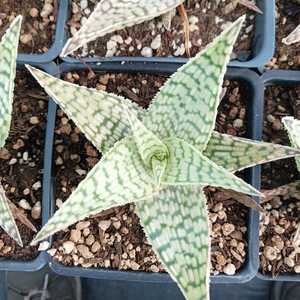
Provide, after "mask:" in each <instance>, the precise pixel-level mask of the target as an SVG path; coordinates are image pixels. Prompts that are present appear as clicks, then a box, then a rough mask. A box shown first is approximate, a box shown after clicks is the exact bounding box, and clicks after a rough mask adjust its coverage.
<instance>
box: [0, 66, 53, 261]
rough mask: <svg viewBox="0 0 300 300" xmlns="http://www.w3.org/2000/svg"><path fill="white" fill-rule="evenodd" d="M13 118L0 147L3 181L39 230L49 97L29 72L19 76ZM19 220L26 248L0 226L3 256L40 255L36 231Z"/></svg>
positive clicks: (0, 247)
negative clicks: (36, 241)
mask: <svg viewBox="0 0 300 300" xmlns="http://www.w3.org/2000/svg"><path fill="white" fill-rule="evenodd" d="M15 82H16V86H15V96H14V105H13V118H12V125H11V130H10V134H9V137H8V139H7V141H6V144H5V146H4V147H3V148H2V149H1V150H0V182H1V184H2V185H3V187H4V189H5V191H6V195H7V197H8V198H9V199H10V200H11V201H12V202H13V203H14V204H15V205H16V206H17V207H18V208H19V210H20V211H22V212H23V213H24V214H25V215H26V216H27V218H28V219H29V220H30V221H31V222H32V224H33V225H34V226H35V227H36V229H37V230H38V229H39V228H40V227H41V211H40V210H39V209H38V208H39V207H41V201H42V168H43V152H44V130H45V127H46V115H47V102H48V101H47V97H46V95H45V93H44V92H42V91H41V89H40V88H38V85H37V84H36V83H35V81H34V79H33V78H31V76H30V75H29V73H28V72H25V71H18V72H17V77H16V81H15ZM17 223H18V227H19V230H20V233H21V237H22V240H23V243H24V248H21V247H19V246H18V245H17V244H16V242H15V241H13V240H12V239H11V238H10V237H9V236H8V235H7V234H6V233H5V232H4V231H3V230H2V229H1V228H0V260H1V259H3V258H5V259H6V258H10V259H18V260H30V259H33V258H34V257H36V256H37V255H38V251H37V248H36V247H29V243H30V242H31V240H32V238H33V236H34V232H33V231H32V230H30V229H29V228H28V227H26V226H25V225H23V224H21V223H20V222H17Z"/></svg>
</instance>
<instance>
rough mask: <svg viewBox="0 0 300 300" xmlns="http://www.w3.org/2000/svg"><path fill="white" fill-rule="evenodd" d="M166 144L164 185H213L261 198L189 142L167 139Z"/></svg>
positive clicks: (257, 193)
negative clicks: (166, 159) (166, 160)
mask: <svg viewBox="0 0 300 300" xmlns="http://www.w3.org/2000/svg"><path fill="white" fill-rule="evenodd" d="M164 143H165V144H166V145H167V146H168V149H169V158H168V164H167V169H166V172H165V176H163V178H162V180H161V183H162V185H165V184H167V185H201V186H207V185H211V186H216V187H222V188H226V189H232V190H235V191H237V192H242V193H246V194H250V195H254V196H261V194H260V192H259V191H257V190H256V189H255V188H253V187H252V186H251V185H249V184H247V183H246V182H244V181H243V180H241V179H240V178H238V177H236V176H234V175H233V174H232V173H230V172H229V171H227V170H226V169H224V168H222V167H220V166H218V165H216V164H215V163H214V162H212V161H210V160H209V159H208V158H207V157H205V156H204V155H203V154H202V153H201V152H199V151H198V150H197V149H196V148H194V147H193V146H191V145H189V144H188V143H187V142H185V141H183V140H179V139H167V140H164Z"/></svg>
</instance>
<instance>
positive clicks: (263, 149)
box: [27, 66, 296, 171]
mask: <svg viewBox="0 0 300 300" xmlns="http://www.w3.org/2000/svg"><path fill="white" fill-rule="evenodd" d="M27 68H28V69H29V71H30V72H31V73H32V75H33V76H34V77H35V78H36V79H37V80H38V82H39V83H40V85H41V86H42V87H44V88H45V90H46V91H47V93H48V94H49V95H50V96H51V97H52V98H53V99H54V100H55V101H56V102H57V104H58V105H60V106H61V107H62V109H63V110H64V111H65V113H66V114H67V115H68V116H69V118H71V119H72V120H73V121H74V122H75V123H76V125H77V126H78V127H79V128H80V130H81V131H82V132H83V133H84V134H85V135H86V137H87V138H88V139H89V140H90V141H91V142H92V143H93V144H94V145H95V146H96V147H97V148H98V149H99V150H100V151H104V150H107V149H109V148H110V147H112V146H113V145H114V144H115V142H117V141H119V140H120V139H122V138H124V137H125V136H127V135H128V134H130V133H131V130H130V126H129V122H128V120H127V118H126V117H124V111H123V106H122V103H125V104H126V106H127V107H128V109H130V110H131V111H133V112H136V113H138V116H139V118H142V117H143V115H144V114H145V112H143V111H142V109H141V108H140V107H138V106H137V105H136V104H135V103H133V102H131V101H130V100H128V99H125V98H122V97H120V96H117V95H113V94H108V93H106V92H103V91H96V90H93V89H88V88H86V87H83V86H78V85H75V84H72V83H69V82H65V81H62V80H60V79H57V78H55V77H53V76H51V75H48V74H46V73H44V72H43V71H40V70H38V69H35V68H33V67H30V66H27ZM87 99H88V101H87ZM199 150H201V149H199ZM246 154H247V155H246ZM295 154H296V153H295V149H290V148H288V147H285V146H281V145H274V144H268V143H263V142H258V141H251V140H247V139H242V138H238V137H233V136H230V135H226V134H220V133H218V132H216V131H214V132H213V134H212V136H211V138H210V140H209V142H208V145H207V148H206V149H205V152H204V155H205V156H207V157H208V158H209V159H210V160H212V161H213V162H215V163H216V164H218V165H220V166H222V167H224V168H226V169H227V170H229V171H238V170H242V169H244V168H247V167H250V166H253V165H257V164H261V163H265V162H268V161H271V160H275V159H279V158H285V157H291V156H294V155H295ZM225 156H226V160H225V159H224V157H225Z"/></svg>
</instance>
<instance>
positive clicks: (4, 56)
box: [0, 16, 22, 148]
mask: <svg viewBox="0 0 300 300" xmlns="http://www.w3.org/2000/svg"><path fill="white" fill-rule="evenodd" d="M21 23H22V17H21V16H18V17H17V18H15V19H14V21H13V22H12V23H11V25H10V27H9V28H8V30H7V31H6V33H5V34H4V35H3V37H2V39H1V42H0V148H1V147H3V146H4V143H5V140H6V139H7V137H8V134H9V129H10V123H11V115H12V103H13V93H14V80H15V76H16V64H17V62H16V61H17V54H18V45H19V36H20V30H21Z"/></svg>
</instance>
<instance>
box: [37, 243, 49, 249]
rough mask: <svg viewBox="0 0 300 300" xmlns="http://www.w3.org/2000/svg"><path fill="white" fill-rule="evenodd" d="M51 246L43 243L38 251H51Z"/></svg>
mask: <svg viewBox="0 0 300 300" xmlns="http://www.w3.org/2000/svg"><path fill="white" fill-rule="evenodd" d="M49 246H50V243H49V242H48V241H44V242H41V243H40V244H39V248H38V250H39V251H45V250H47V249H49Z"/></svg>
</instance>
